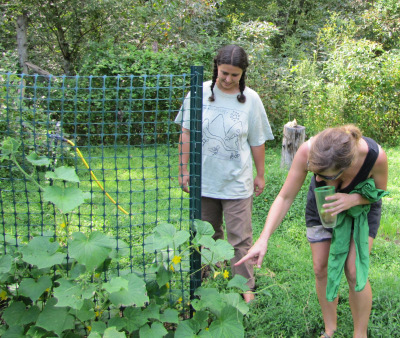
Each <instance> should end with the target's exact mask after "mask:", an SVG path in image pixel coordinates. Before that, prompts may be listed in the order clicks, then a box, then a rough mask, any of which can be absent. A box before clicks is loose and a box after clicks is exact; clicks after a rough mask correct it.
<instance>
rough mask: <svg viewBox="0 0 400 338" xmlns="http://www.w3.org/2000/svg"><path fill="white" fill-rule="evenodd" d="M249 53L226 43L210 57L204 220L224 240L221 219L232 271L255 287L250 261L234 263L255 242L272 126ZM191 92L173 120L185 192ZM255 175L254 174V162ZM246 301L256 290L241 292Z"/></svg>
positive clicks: (205, 115) (205, 119)
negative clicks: (255, 213)
mask: <svg viewBox="0 0 400 338" xmlns="http://www.w3.org/2000/svg"><path fill="white" fill-rule="evenodd" d="M247 67H248V59H247V54H246V52H245V51H244V50H243V48H241V47H239V46H237V45H228V46H225V47H223V48H221V49H220V50H219V51H218V54H217V56H216V57H215V58H214V70H213V78H212V80H211V81H208V82H205V83H203V121H202V125H203V149H202V186H201V189H202V202H201V203H202V204H201V209H202V213H201V217H202V220H204V221H207V222H209V223H211V224H212V226H213V228H214V230H215V234H214V239H215V240H216V239H223V238H224V231H223V227H222V224H223V218H224V219H225V225H226V233H227V238H228V241H229V243H230V244H231V245H232V246H233V247H234V249H235V257H234V258H233V259H232V260H231V267H232V272H233V274H236V273H237V274H239V275H242V276H244V277H245V278H247V279H248V283H247V284H248V286H249V288H250V290H254V285H255V284H254V274H253V266H252V264H243V265H242V266H239V267H235V266H234V263H236V262H237V261H239V260H240V259H241V258H242V257H243V256H244V255H245V254H246V253H247V251H248V250H249V248H250V247H251V245H252V243H253V234H252V224H251V214H252V202H253V193H255V195H256V196H259V195H260V194H261V193H262V192H263V190H264V186H265V178H264V173H265V166H264V161H265V141H266V140H272V139H273V135H272V131H271V127H270V125H269V122H268V118H267V115H266V113H265V109H264V106H263V104H262V102H261V99H260V97H259V96H258V94H257V93H256V92H255V91H254V90H252V89H250V88H249V87H246V84H245V77H246V70H247ZM189 102H190V100H189V96H188V97H187V99H186V100H185V102H184V104H183V106H182V108H181V110H180V112H179V114H178V116H177V117H176V119H175V122H176V123H178V124H180V125H181V126H182V133H181V137H180V142H179V144H180V149H179V154H180V157H179V184H180V185H181V187H182V189H183V191H185V192H189V172H188V168H187V164H188V162H189V149H190V146H189V142H190V133H189V128H190V120H189V119H190V110H189V108H190V107H189ZM253 160H254V164H255V167H256V171H257V175H256V177H255V178H253V167H252V161H253ZM243 297H244V299H245V300H246V301H250V300H252V299H253V298H254V295H253V294H252V293H251V292H250V293H246V294H244V295H243Z"/></svg>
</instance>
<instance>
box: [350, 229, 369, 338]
mask: <svg viewBox="0 0 400 338" xmlns="http://www.w3.org/2000/svg"><path fill="white" fill-rule="evenodd" d="M373 241H374V239H373V238H372V237H369V251H370V252H371V248H372V243H373ZM355 258H356V250H355V245H354V240H353V239H352V240H351V242H350V250H349V255H348V256H347V260H346V265H345V273H346V278H347V282H348V284H349V303H350V309H351V314H352V316H353V322H354V336H353V337H354V338H366V337H367V330H368V321H369V316H370V314H371V308H372V290H371V285H370V283H369V281H367V284H366V285H365V288H364V290H362V291H360V292H356V291H355V287H356V266H355Z"/></svg>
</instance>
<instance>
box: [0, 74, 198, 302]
mask: <svg viewBox="0 0 400 338" xmlns="http://www.w3.org/2000/svg"><path fill="white" fill-rule="evenodd" d="M201 86H202V68H201V67H192V71H191V74H183V75H157V76H116V77H107V76H102V77H94V76H74V77H67V76H60V77H58V76H48V77H45V76H38V75H33V76H31V75H17V74H10V73H8V74H4V73H3V74H0V88H1V92H0V140H1V142H3V140H4V139H5V138H7V137H12V138H14V139H17V140H19V142H20V143H21V145H20V149H19V150H20V151H19V153H18V158H17V160H18V163H19V164H20V166H21V169H23V170H24V171H25V172H26V173H28V174H29V175H30V176H31V178H32V179H34V180H35V181H36V182H38V183H39V184H43V185H46V184H50V185H51V184H53V182H52V180H51V179H50V180H49V179H48V178H46V176H45V173H46V172H48V171H55V170H56V168H59V167H60V166H72V167H74V168H75V171H76V173H77V175H78V177H79V183H76V186H77V187H79V188H80V189H81V190H82V191H84V192H87V193H90V195H89V196H90V197H89V199H88V200H86V202H85V203H84V204H82V205H80V206H79V208H78V209H77V210H74V211H73V212H70V213H68V214H67V215H66V218H65V216H63V215H61V214H60V212H59V210H57V208H56V207H55V206H54V204H52V203H49V202H46V201H45V200H44V199H43V194H42V193H41V191H40V189H39V188H38V187H37V186H36V185H35V184H33V183H32V180H31V179H30V178H29V177H27V176H26V175H24V174H22V172H21V170H18V168H17V167H16V166H15V164H14V163H13V162H11V161H7V160H6V161H2V162H0V184H1V186H0V194H1V196H0V197H1V202H0V224H1V227H2V239H1V240H0V243H1V244H2V248H3V251H4V253H6V252H7V246H10V245H11V246H18V245H19V243H21V242H28V241H29V240H30V239H31V238H32V237H34V236H48V237H52V238H54V239H57V238H60V237H62V236H65V235H64V234H65V231H68V233H73V232H75V231H82V232H92V231H101V232H103V233H107V234H110V235H111V236H112V238H114V239H115V240H116V241H115V243H116V248H115V249H116V250H117V251H119V252H121V253H122V255H121V256H122V259H120V260H119V261H118V263H116V265H115V266H110V267H107V273H108V272H109V271H110V270H111V269H112V270H113V271H114V272H115V273H116V274H121V273H123V272H124V271H125V270H129V271H130V272H132V271H135V272H137V273H139V274H141V275H142V276H143V277H144V278H145V280H146V278H148V277H150V275H151V274H152V273H154V272H152V271H151V269H150V266H151V265H152V263H153V262H154V260H155V259H156V258H155V257H156V256H155V255H154V254H149V253H146V251H145V245H144V240H145V238H146V237H147V236H148V235H149V234H150V233H151V232H152V230H153V229H154V227H155V226H157V225H158V224H160V223H163V222H167V223H171V224H173V225H175V226H176V228H177V229H186V230H189V229H190V228H191V224H193V220H194V219H195V218H200V214H199V212H200V209H199V208H200V207H199V205H200V179H199V176H200V173H201V170H200V169H199V168H201V167H200V166H201V164H200V163H201V161H200V160H199V154H196V152H198V151H200V158H201V150H200V149H201V123H200V124H199V123H197V124H196V128H198V127H200V129H199V130H197V131H196V130H195V129H193V135H192V143H193V147H191V152H192V153H191V169H192V170H193V171H192V174H191V175H192V178H191V188H192V189H191V194H190V196H189V195H186V194H183V193H182V190H181V188H180V186H179V183H178V142H179V134H180V127H179V126H177V125H176V124H175V123H174V119H175V116H176V114H177V112H178V110H179V108H180V106H181V105H182V103H183V100H185V97H186V94H187V93H188V92H189V91H191V92H192V93H194V94H195V95H193V94H192V98H194V100H193V102H192V105H193V114H197V115H192V116H191V119H192V120H193V121H194V122H196V121H201V98H202V95H201V92H202V87H201ZM199 100H200V101H199ZM196 107H197V108H196ZM199 114H200V115H199ZM193 128H195V127H193ZM196 144H197V146H196ZM199 144H200V147H199V146H198V145H199ZM32 152H34V153H35V154H37V156H45V157H47V158H50V159H51V160H52V161H51V165H49V166H46V167H33V166H32V164H31V163H30V162H29V161H27V156H28V155H29V154H30V153H32ZM196 161H197V162H196ZM167 255H168V253H167ZM192 257H194V258H193V259H194V261H192V262H182V264H181V270H180V271H179V273H178V274H174V276H175V277H174V278H176V280H173V281H171V283H170V285H171V286H172V287H171V288H170V292H171V294H172V293H175V294H177V293H180V294H181V297H182V298H183V299H185V298H187V297H188V294H189V289H190V285H192V290H193V287H197V286H198V285H199V283H200V278H199V275H198V274H196V273H195V274H193V273H189V272H190V270H192V272H193V271H195V270H194V269H198V266H199V264H200V262H199V261H198V258H197V261H196V256H195V255H194V256H193V255H192ZM171 258H172V257H171ZM168 259H169V258H167V260H168ZM107 273H106V272H105V278H107Z"/></svg>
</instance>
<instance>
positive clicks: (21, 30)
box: [17, 13, 28, 74]
mask: <svg viewBox="0 0 400 338" xmlns="http://www.w3.org/2000/svg"><path fill="white" fill-rule="evenodd" d="M27 28H28V18H27V16H26V14H25V13H23V14H22V15H19V16H18V17H17V46H18V47H17V48H18V57H19V65H20V67H21V69H22V72H23V73H25V74H28V67H27V65H26V64H25V63H26V62H27V61H28V42H27V41H28V40H27Z"/></svg>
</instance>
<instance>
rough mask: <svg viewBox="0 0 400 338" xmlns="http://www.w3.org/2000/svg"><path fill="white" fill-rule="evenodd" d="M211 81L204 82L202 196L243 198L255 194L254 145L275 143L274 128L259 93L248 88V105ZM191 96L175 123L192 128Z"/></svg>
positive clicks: (246, 93)
mask: <svg viewBox="0 0 400 338" xmlns="http://www.w3.org/2000/svg"><path fill="white" fill-rule="evenodd" d="M210 86H211V81H208V82H205V83H203V151H202V153H203V154H202V196H205V197H212V198H219V199H242V198H248V197H250V196H251V195H252V194H253V190H254V187H253V167H252V156H251V148H250V146H260V145H262V144H264V143H265V141H266V140H272V139H273V138H274V136H273V135H272V131H271V127H270V125H269V122H268V118H267V115H266V113H265V109H264V106H263V104H262V102H261V99H260V97H259V96H258V94H257V93H256V92H255V91H254V90H252V89H250V88H248V87H246V89H245V91H244V95H245V96H246V102H245V103H240V102H239V101H238V100H237V94H226V93H224V92H222V91H221V90H219V89H218V87H217V85H215V86H214V94H215V101H214V102H210V101H208V98H209V97H210V95H211V88H210ZM189 118H190V93H189V95H188V96H187V97H186V99H185V101H184V103H183V105H182V107H181V110H180V111H179V113H178V115H177V117H176V118H175V122H176V123H178V124H180V125H181V126H182V127H184V128H186V129H190V121H189Z"/></svg>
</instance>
